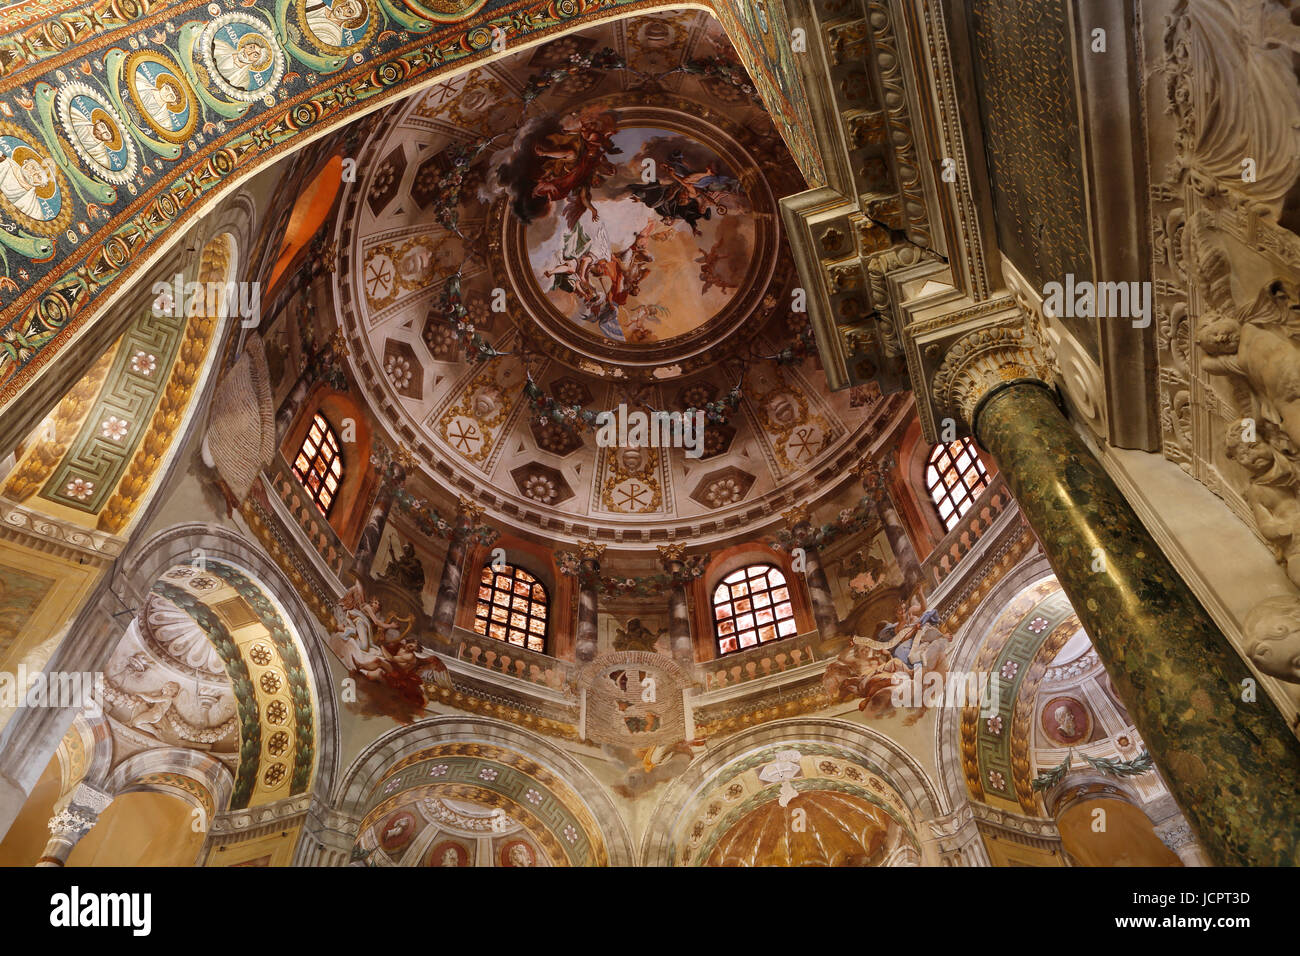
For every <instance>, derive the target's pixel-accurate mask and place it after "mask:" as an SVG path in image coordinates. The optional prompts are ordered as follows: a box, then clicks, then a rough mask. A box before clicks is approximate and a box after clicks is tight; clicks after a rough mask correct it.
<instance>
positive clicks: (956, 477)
mask: <svg viewBox="0 0 1300 956" xmlns="http://www.w3.org/2000/svg"><path fill="white" fill-rule="evenodd" d="M988 483H989V476H988V472H987V471H986V470H985V469H984V462H982V461H980V459H979V455H977V454H976V453H975V443H974V442H973V441H972V440H971V439H969V438H962V439H959V440H958V441H954V442H949V443H948V444H946V445H935V446H934V449H933V450H932V451H931V452H930V463H929V464H928V465H926V468H925V490H926V491H928V492H929V493H930V500H931V501H933V502H934V507H935V509H936V510H938V512H939V520H940V521H942V522H943V529H944V530H945V531H951V530H952V529H953V528H954V527H956V525H957V522H958V521H960V520H961V516H962V515H964V514H965V513H966V512H967V511H968V510H970V506H971V505H973V504H974V503H975V499H976V498H978V497H979V496H980V492H981V491H983V490H984V489H985V488H987V487H988Z"/></svg>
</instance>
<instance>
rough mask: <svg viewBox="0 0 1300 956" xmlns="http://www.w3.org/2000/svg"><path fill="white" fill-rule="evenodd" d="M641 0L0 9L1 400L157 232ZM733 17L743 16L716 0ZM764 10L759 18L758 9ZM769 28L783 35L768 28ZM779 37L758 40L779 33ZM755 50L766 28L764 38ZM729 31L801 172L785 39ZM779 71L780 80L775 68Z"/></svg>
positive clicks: (801, 119) (811, 161)
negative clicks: (242, 184)
mask: <svg viewBox="0 0 1300 956" xmlns="http://www.w3.org/2000/svg"><path fill="white" fill-rule="evenodd" d="M653 6H654V4H653V3H646V2H645V0H612V2H608V3H604V2H603V3H600V4H592V3H589V2H587V0H560V2H558V3H557V2H552V0H541V2H532V3H528V2H513V3H512V2H506V0H450V2H441V0H440V2H437V3H421V2H417V0H338V2H336V3H331V4H325V5H315V4H313V5H311V8H310V9H308V4H306V3H304V2H303V0H251V2H249V0H245V2H242V3H238V4H237V3H235V2H234V0H223V2H207V3H205V2H203V0H187V2H182V3H176V4H163V3H160V2H148V0H146V2H134V0H88V2H83V3H79V4H78V3H54V2H51V3H26V4H17V5H12V6H10V7H8V8H6V10H5V12H4V13H3V15H0V31H2V32H4V33H5V34H6V35H7V37H8V38H9V42H8V43H7V44H6V45H5V46H4V48H3V50H0V158H2V159H3V162H0V212H3V216H0V323H2V327H0V342H2V343H3V346H2V347H0V403H3V404H6V405H7V404H8V403H9V402H10V401H11V400H12V399H13V397H14V395H15V394H16V393H17V390H18V389H20V388H21V387H22V386H23V385H24V384H25V383H26V382H28V381H29V380H30V379H31V378H32V377H33V376H34V375H35V374H36V373H37V372H38V370H39V369H40V368H41V367H42V366H43V365H44V364H45V363H46V362H48V361H49V360H50V359H51V358H52V357H53V356H54V354H55V353H56V352H58V351H59V350H60V349H61V348H62V347H63V346H65V345H66V344H67V342H68V341H69V340H70V339H71V338H72V337H73V336H74V335H75V334H76V333H77V332H78V330H79V329H80V328H81V327H82V326H83V325H84V324H85V322H86V321H88V320H89V319H90V318H91V317H92V316H93V315H94V314H96V313H97V310H98V308H99V300H100V299H101V298H103V297H105V296H106V295H108V294H110V293H111V292H112V291H113V290H114V289H115V288H116V286H117V283H118V282H119V281H120V280H121V279H124V278H126V277H128V276H130V275H131V274H132V273H133V272H135V271H136V270H137V269H139V268H140V267H141V266H143V265H145V264H146V263H147V261H148V259H149V257H150V256H151V255H153V253H154V252H155V250H156V249H157V248H158V247H159V246H160V245H161V244H162V241H163V240H164V239H165V237H167V236H169V235H171V233H172V230H174V229H175V228H176V227H178V226H179V225H180V224H182V223H184V222H185V221H186V220H188V219H190V218H191V217H192V216H193V215H194V214H195V213H196V212H198V211H199V209H200V208H201V207H202V206H204V205H205V204H206V202H207V201H208V200H210V199H211V198H213V197H214V196H216V195H217V194H219V193H220V192H222V191H223V190H224V189H226V188H227V187H228V186H229V185H231V184H233V183H234V182H235V181H236V180H237V179H239V178H241V177H242V176H244V175H245V174H247V173H248V172H249V171H251V170H252V169H254V168H256V167H259V166H262V165H264V164H265V163H266V162H268V161H269V160H272V159H274V158H278V157H279V156H281V155H284V154H286V153H287V152H289V151H291V150H292V149H294V148H296V147H297V145H298V144H299V142H300V141H301V137H303V136H305V135H307V136H314V135H316V134H319V133H320V132H323V131H326V130H329V129H331V128H334V127H336V126H338V125H340V124H341V123H343V122H345V121H346V120H347V119H349V118H350V117H352V116H353V115H355V114H356V113H358V111H360V110H362V109H365V108H368V107H370V106H372V105H374V104H376V103H379V102H382V101H384V100H388V99H392V98H394V97H396V96H397V95H399V94H400V93H401V92H403V91H405V90H409V89H413V88H416V87H418V86H419V85H420V84H427V83H428V82H430V81H431V80H433V79H434V78H435V77H437V76H438V75H439V74H446V73H450V72H451V71H452V70H454V69H456V68H458V67H459V66H460V65H462V64H465V65H468V64H469V63H472V62H476V61H483V60H490V59H494V58H497V57H499V56H501V55H502V54H503V52H504V50H503V45H504V46H507V47H511V46H518V45H521V44H525V43H527V42H528V41H529V40H531V39H535V38H538V37H541V36H545V35H546V34H548V33H555V32H558V31H560V30H563V29H564V28H565V27H566V26H567V25H568V24H569V23H571V22H572V21H575V20H577V19H579V18H588V19H593V20H594V19H602V18H608V17H613V16H618V15H620V14H621V13H622V12H623V8H626V9H627V10H632V9H636V8H641V7H653ZM722 6H723V7H725V8H726V13H725V15H726V16H727V18H728V21H729V24H730V25H731V28H732V29H733V30H743V29H745V28H746V24H745V23H744V22H743V21H742V19H738V18H737V17H736V14H735V13H734V12H733V11H732V10H731V9H730V6H729V3H728V2H724V3H723V4H722ZM763 23H764V25H765V26H768V27H771V26H774V24H769V21H767V20H766V19H764V21H763ZM783 35H784V34H783ZM781 45H782V44H779V43H777V44H776V46H777V47H780V46H781ZM770 46H772V42H769V43H767V45H766V47H770ZM766 47H765V46H764V45H763V44H762V43H760V44H759V45H758V46H757V47H756V46H753V45H751V44H748V43H746V44H744V45H743V49H742V53H741V55H742V57H744V58H745V60H746V61H747V65H748V66H749V68H750V72H751V73H752V74H754V75H757V76H761V77H762V80H761V82H760V84H759V85H760V87H761V93H762V95H764V96H766V97H768V98H769V99H770V100H771V101H772V102H774V103H775V104H776V105H777V107H778V110H777V115H778V116H780V117H781V118H782V119H781V126H782V130H783V132H784V134H785V135H786V136H787V137H789V139H790V142H791V143H792V144H793V148H794V149H795V151H796V154H797V156H798V158H799V159H800V161H801V162H802V163H804V164H805V165H804V169H805V172H806V173H807V174H808V175H810V176H812V177H818V176H819V175H820V163H819V161H818V160H817V157H816V152H815V150H814V148H813V146H812V138H811V123H810V122H809V121H808V117H809V115H810V113H809V110H808V107H807V102H806V99H805V97H804V95H803V93H802V90H801V89H799V88H798V86H797V80H796V79H795V77H794V74H793V71H792V70H791V68H790V67H791V64H790V62H789V59H790V58H789V54H788V53H782V52H781V51H780V50H779V49H777V50H776V51H775V52H773V50H770V49H767V48H766ZM792 81H793V82H794V83H795V85H793V86H791V85H789V84H790V83H791V82H792Z"/></svg>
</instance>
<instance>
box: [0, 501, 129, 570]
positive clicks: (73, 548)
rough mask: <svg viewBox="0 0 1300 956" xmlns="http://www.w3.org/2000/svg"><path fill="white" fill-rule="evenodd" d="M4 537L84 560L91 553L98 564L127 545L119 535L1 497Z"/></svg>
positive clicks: (0, 527)
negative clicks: (66, 519) (55, 516)
mask: <svg viewBox="0 0 1300 956" xmlns="http://www.w3.org/2000/svg"><path fill="white" fill-rule="evenodd" d="M0 538H7V539H12V540H16V541H19V542H21V543H23V544H25V545H28V546H29V547H32V548H35V549H36V550H38V551H45V552H47V553H50V554H57V555H59V556H60V557H66V558H76V559H81V558H84V557H85V556H87V555H89V556H90V557H91V558H92V559H93V560H94V561H95V562H96V563H103V564H106V563H108V562H109V561H111V560H112V559H113V558H115V557H117V556H118V555H119V554H121V553H122V549H123V548H124V547H125V545H126V542H125V541H123V540H122V539H121V538H118V537H117V536H116V535H111V534H106V533H105V532H103V531H93V530H91V529H89V528H84V527H82V526H80V525H76V524H73V523H72V522H70V521H63V520H61V519H59V518H52V517H50V516H49V515H45V514H41V513H40V512H38V511H29V510H28V509H26V508H24V507H23V506H22V505H16V504H12V503H11V502H8V501H5V500H4V499H3V498H0Z"/></svg>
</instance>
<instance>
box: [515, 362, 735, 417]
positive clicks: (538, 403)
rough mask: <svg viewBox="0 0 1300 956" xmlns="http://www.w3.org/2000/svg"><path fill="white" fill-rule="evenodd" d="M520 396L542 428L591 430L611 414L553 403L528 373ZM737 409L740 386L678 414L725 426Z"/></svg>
mask: <svg viewBox="0 0 1300 956" xmlns="http://www.w3.org/2000/svg"><path fill="white" fill-rule="evenodd" d="M524 397H525V398H527V399H528V404H529V407H531V408H532V410H533V414H534V415H535V416H536V417H537V419H538V422H539V423H540V424H542V425H545V424H547V423H548V422H554V423H555V424H557V425H564V426H567V427H569V428H575V427H578V426H586V427H587V428H591V429H593V430H594V429H597V428H600V427H601V424H602V422H605V421H609V420H610V419H609V418H603V419H602V416H611V417H612V416H613V415H614V412H612V411H603V412H593V411H592V410H591V409H589V408H584V407H583V406H582V405H577V404H574V405H565V404H563V403H562V402H558V401H556V400H555V399H554V398H552V397H551V396H550V395H547V394H546V393H545V392H544V391H542V389H541V387H540V386H539V385H538V384H537V383H536V382H535V381H533V376H532V374H531V373H529V375H528V380H527V381H526V382H525V383H524ZM739 407H740V385H739V383H737V384H736V385H733V386H732V387H731V391H729V392H728V393H727V394H726V395H725V396H723V397H722V398H720V399H717V400H716V401H712V402H705V403H704V405H702V406H701V407H699V408H696V407H695V406H694V405H692V406H691V407H690V408H688V409H686V411H684V412H682V415H683V417H685V418H693V417H694V416H695V413H696V412H704V418H705V421H707V422H709V424H712V425H725V424H726V423H727V421H728V419H729V418H730V417H731V413H732V412H734V411H735V410H736V409H737V408H739ZM646 408H650V406H648V405H647V406H646ZM650 411H651V412H656V409H653V408H650Z"/></svg>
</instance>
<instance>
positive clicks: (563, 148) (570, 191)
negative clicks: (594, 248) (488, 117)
mask: <svg viewBox="0 0 1300 956" xmlns="http://www.w3.org/2000/svg"><path fill="white" fill-rule="evenodd" d="M614 129H615V127H614V117H613V114H612V113H610V112H609V111H608V110H605V109H602V108H594V109H587V110H583V111H582V112H580V113H575V114H572V115H570V116H566V117H565V118H564V120H563V121H562V122H561V124H560V131H559V132H556V133H550V134H548V135H546V136H544V137H543V138H542V140H541V141H540V142H538V143H537V144H536V145H534V146H533V152H534V154H536V155H537V156H538V157H539V158H541V159H542V160H543V163H542V170H541V175H540V176H539V177H538V179H537V183H536V184H535V185H534V186H533V195H534V196H540V197H542V198H545V199H549V200H550V201H551V202H559V201H560V200H561V199H566V198H567V199H568V200H569V202H568V203H567V204H566V205H565V207H564V221H565V224H566V225H567V226H568V227H569V228H570V229H572V228H573V227H574V226H575V225H577V223H578V220H579V219H581V218H582V214H583V213H584V212H587V213H590V214H591V221H592V222H599V221H600V214H599V213H598V212H597V211H596V206H595V204H594V203H593V202H592V197H591V191H592V189H593V188H594V187H596V186H599V185H601V184H602V183H603V182H604V181H605V179H606V178H607V177H609V176H612V175H614V172H615V170H614V164H613V163H611V162H610V161H609V159H608V158H606V157H607V156H609V155H611V154H615V153H621V152H622V150H621V149H619V148H618V147H617V146H615V145H614V139H613V134H614Z"/></svg>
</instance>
